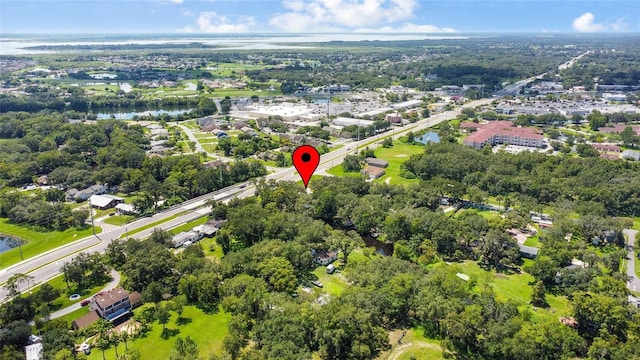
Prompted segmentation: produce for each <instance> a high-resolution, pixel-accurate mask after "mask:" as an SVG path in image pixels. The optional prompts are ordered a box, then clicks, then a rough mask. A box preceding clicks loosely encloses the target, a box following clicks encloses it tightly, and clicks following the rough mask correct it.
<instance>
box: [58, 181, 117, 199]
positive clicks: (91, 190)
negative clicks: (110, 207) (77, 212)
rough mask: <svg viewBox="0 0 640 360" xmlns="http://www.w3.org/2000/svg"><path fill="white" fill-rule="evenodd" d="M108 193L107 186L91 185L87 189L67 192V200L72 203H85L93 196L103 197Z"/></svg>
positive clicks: (74, 189)
mask: <svg viewBox="0 0 640 360" xmlns="http://www.w3.org/2000/svg"><path fill="white" fill-rule="evenodd" d="M106 192H107V185H106V184H102V185H91V186H89V187H88V188H86V189H83V190H78V189H76V188H73V189H70V190H68V191H67V192H66V195H67V200H71V201H79V200H80V201H85V200H87V199H88V198H89V197H91V195H102V194H104V193H106Z"/></svg>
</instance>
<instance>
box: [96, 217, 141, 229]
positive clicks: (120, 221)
mask: <svg viewBox="0 0 640 360" xmlns="http://www.w3.org/2000/svg"><path fill="white" fill-rule="evenodd" d="M135 218H136V217H135V216H131V215H114V216H109V217H108V218H106V219H104V220H103V221H102V222H104V223H107V224H110V225H116V226H121V225H124V224H127V223H129V222H130V221H133V220H134V219H135Z"/></svg>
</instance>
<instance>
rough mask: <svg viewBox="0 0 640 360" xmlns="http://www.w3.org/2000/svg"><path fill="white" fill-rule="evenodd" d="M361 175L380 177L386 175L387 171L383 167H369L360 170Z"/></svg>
mask: <svg viewBox="0 0 640 360" xmlns="http://www.w3.org/2000/svg"><path fill="white" fill-rule="evenodd" d="M360 173H361V174H366V175H369V176H373V177H376V178H377V177H380V176H382V175H384V173H385V170H384V168H381V167H377V166H367V167H365V168H364V169H362V170H360Z"/></svg>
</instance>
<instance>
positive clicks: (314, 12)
mask: <svg viewBox="0 0 640 360" xmlns="http://www.w3.org/2000/svg"><path fill="white" fill-rule="evenodd" d="M417 3H418V2H417V1H416V0H310V1H303V0H283V1H282V7H283V8H284V9H285V12H283V13H279V14H276V15H274V16H273V17H272V18H271V20H270V21H269V24H270V25H271V26H274V27H277V28H279V29H281V30H284V31H289V32H303V31H340V30H344V29H362V28H379V27H381V26H389V24H393V23H396V22H398V21H403V20H408V19H411V18H413V17H414V9H415V8H416V5H417ZM414 26H419V25H414Z"/></svg>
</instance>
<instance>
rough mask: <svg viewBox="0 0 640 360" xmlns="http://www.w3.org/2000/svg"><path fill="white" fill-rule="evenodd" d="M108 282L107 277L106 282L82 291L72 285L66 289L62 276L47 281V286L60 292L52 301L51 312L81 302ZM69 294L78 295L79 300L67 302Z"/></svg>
mask: <svg viewBox="0 0 640 360" xmlns="http://www.w3.org/2000/svg"><path fill="white" fill-rule="evenodd" d="M109 281H111V277H109V279H107V281H105V282H103V283H100V284H95V285H94V286H92V287H90V288H88V289H84V290H79V289H77V288H76V287H74V286H73V284H72V285H71V289H69V288H67V284H66V283H65V282H64V277H63V276H57V277H55V278H53V279H51V280H49V281H47V283H49V285H51V286H53V287H54V288H56V289H58V290H60V296H59V297H58V298H57V299H56V300H54V301H53V302H52V306H51V311H52V312H53V311H56V310H60V309H62V308H65V307H67V306H69V305H73V304H75V303H77V302H78V301H80V300H83V299H85V298H88V297H89V296H91V295H93V294H95V293H97V292H98V291H100V290H101V289H102V288H104V287H105V286H106V285H107V284H108V283H109ZM37 290H38V288H36V289H34V291H37ZM71 294H80V299H79V300H76V301H71V300H69V296H70V295H71Z"/></svg>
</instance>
